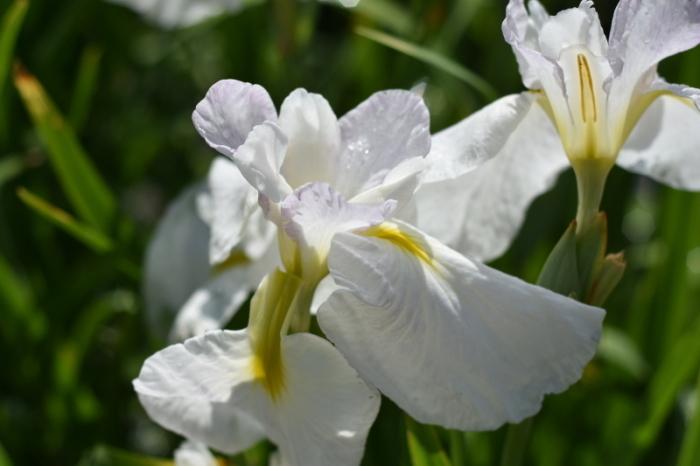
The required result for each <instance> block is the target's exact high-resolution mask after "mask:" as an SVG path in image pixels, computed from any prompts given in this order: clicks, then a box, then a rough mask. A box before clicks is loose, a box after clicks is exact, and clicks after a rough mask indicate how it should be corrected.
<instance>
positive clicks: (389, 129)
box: [332, 90, 430, 199]
mask: <svg viewBox="0 0 700 466" xmlns="http://www.w3.org/2000/svg"><path fill="white" fill-rule="evenodd" d="M340 129H341V134H342V145H343V150H342V152H341V153H340V158H339V160H337V161H336V167H337V170H336V174H335V175H336V178H335V181H334V182H333V183H332V185H333V187H334V188H335V189H336V190H337V191H338V192H340V193H341V194H343V196H345V197H346V198H347V199H350V198H352V197H353V196H355V195H357V194H359V193H361V192H362V191H366V190H369V189H371V188H373V187H375V186H378V185H380V184H382V182H383V181H384V178H385V177H386V176H387V174H388V173H389V172H390V171H391V170H392V169H393V168H394V167H396V166H397V165H399V164H400V163H401V162H403V161H404V160H407V159H410V158H414V157H425V156H426V155H427V154H428V151H429V150H430V115H429V113H428V108H427V107H426V106H425V103H424V102H423V99H422V98H421V97H420V96H419V95H417V94H416V93H414V92H410V91H401V90H390V91H382V92H377V93H375V94H373V95H372V96H371V97H370V98H368V99H367V100H365V101H364V102H362V103H361V104H360V105H358V106H357V107H356V108H355V109H353V110H351V111H350V112H348V113H347V114H346V115H345V116H343V117H342V118H341V119H340Z"/></svg>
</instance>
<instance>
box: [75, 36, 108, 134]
mask: <svg viewBox="0 0 700 466" xmlns="http://www.w3.org/2000/svg"><path fill="white" fill-rule="evenodd" d="M101 58H102V51H101V50H100V49H98V48H97V47H92V46H91V47H87V48H86V49H85V51H84V52H83V56H82V57H81V59H80V65H79V66H78V77H77V79H76V81H75V89H74V90H73V100H72V101H71V106H70V112H69V115H70V118H69V120H70V124H71V126H72V127H73V129H75V131H80V128H82V127H83V124H84V123H85V119H86V118H87V116H88V113H89V111H90V105H91V103H92V97H93V96H94V95H95V89H96V88H97V78H98V75H99V71H100V59H101Z"/></svg>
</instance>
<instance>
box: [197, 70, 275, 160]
mask: <svg viewBox="0 0 700 466" xmlns="http://www.w3.org/2000/svg"><path fill="white" fill-rule="evenodd" d="M268 120H269V121H276V120H277V111H276V110H275V106H274V104H273V103H272V99H270V95H269V94H268V93H267V91H266V90H265V89H264V88H263V87H261V86H258V85H257V84H250V83H244V82H241V81H237V80H235V79H224V80H221V81H218V82H216V83H215V84H214V85H213V86H211V87H210V88H209V91H207V94H206V96H205V97H204V99H202V101H201V102H199V103H198V104H197V107H196V108H195V110H194V112H193V113H192V122H193V123H194V127H195V128H196V129H197V132H199V134H200V136H202V137H203V138H204V140H205V141H206V142H207V144H209V146H211V147H212V148H213V149H216V150H217V151H219V152H220V153H221V154H223V155H225V156H227V157H231V158H233V157H234V155H235V154H236V150H237V149H238V146H240V145H241V144H243V142H244V141H245V140H246V138H247V137H248V133H250V131H251V130H252V129H253V128H254V127H255V126H256V125H259V124H261V123H263V122H265V121H268Z"/></svg>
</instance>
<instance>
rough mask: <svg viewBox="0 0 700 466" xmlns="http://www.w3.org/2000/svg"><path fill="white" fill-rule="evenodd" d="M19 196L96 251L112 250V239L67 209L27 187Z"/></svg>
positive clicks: (18, 191)
mask: <svg viewBox="0 0 700 466" xmlns="http://www.w3.org/2000/svg"><path fill="white" fill-rule="evenodd" d="M17 196H19V198H20V199H21V200H22V202H24V203H25V204H26V205H27V206H29V207H31V208H32V209H33V210H34V211H35V212H37V213H38V214H40V215H41V216H42V217H44V218H45V219H47V220H49V221H50V222H51V223H53V224H54V225H56V226H58V227H60V228H61V229H62V230H63V231H65V232H66V233H68V234H70V235H71V236H73V237H74V238H76V239H77V240H79V241H81V242H82V243H84V244H85V245H87V246H88V247H90V248H91V249H93V250H95V251H96V252H100V253H104V252H108V251H111V250H112V248H113V243H112V240H110V239H109V238H108V237H106V236H105V235H104V234H102V233H101V232H99V231H98V230H95V229H94V228H92V227H91V226H89V225H86V224H84V223H80V222H79V221H78V220H76V219H75V218H74V217H73V216H72V215H70V214H69V213H67V212H66V211H64V210H61V209H59V208H58V207H56V206H53V205H51V204H49V203H48V202H46V201H45V200H43V199H41V198H40V197H38V196H36V195H35V194H32V193H31V192H29V191H28V190H26V189H25V188H19V189H18V190H17Z"/></svg>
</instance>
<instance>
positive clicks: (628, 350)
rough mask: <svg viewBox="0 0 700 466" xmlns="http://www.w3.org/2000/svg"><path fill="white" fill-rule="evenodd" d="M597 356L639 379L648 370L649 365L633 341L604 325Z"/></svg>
mask: <svg viewBox="0 0 700 466" xmlns="http://www.w3.org/2000/svg"><path fill="white" fill-rule="evenodd" d="M598 356H599V357H600V358H602V359H604V360H606V361H608V362H610V363H612V364H614V365H616V366H618V367H620V368H621V369H624V370H625V371H627V372H628V373H629V374H630V375H631V376H632V377H634V378H636V379H638V380H641V379H643V378H644V377H645V376H646V375H647V373H648V372H649V366H648V364H647V363H646V361H645V360H644V358H643V357H642V354H641V353H640V351H639V349H638V348H637V345H636V344H635V343H634V341H633V340H632V339H631V338H630V337H628V336H627V335H625V334H624V333H622V332H621V331H619V330H617V329H614V328H610V327H605V328H604V329H603V335H602V336H601V338H600V344H599V345H598Z"/></svg>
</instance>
